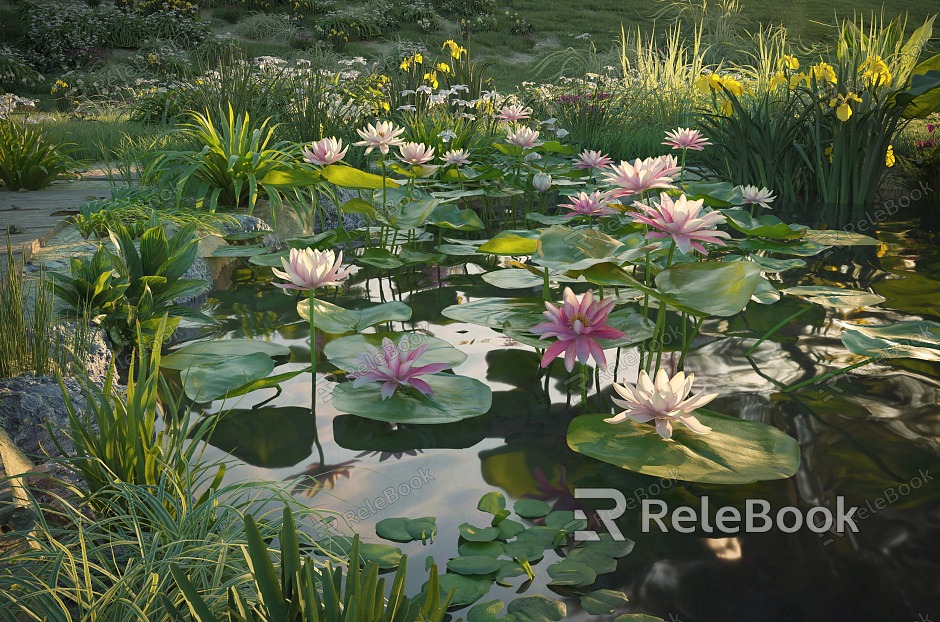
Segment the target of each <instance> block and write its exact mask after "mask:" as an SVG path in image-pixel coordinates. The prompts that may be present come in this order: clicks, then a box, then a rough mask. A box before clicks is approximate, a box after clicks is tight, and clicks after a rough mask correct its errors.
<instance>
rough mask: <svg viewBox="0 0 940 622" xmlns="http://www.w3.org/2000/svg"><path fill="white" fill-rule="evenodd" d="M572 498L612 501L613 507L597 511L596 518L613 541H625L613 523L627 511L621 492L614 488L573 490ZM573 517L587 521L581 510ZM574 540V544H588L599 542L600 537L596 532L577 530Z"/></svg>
mask: <svg viewBox="0 0 940 622" xmlns="http://www.w3.org/2000/svg"><path fill="white" fill-rule="evenodd" d="M574 498H575V499H613V500H614V507H613V508H611V509H609V510H597V516H598V518H600V521H601V523H602V524H603V525H604V529H606V530H607V533H609V534H610V535H611V537H612V538H613V539H614V540H616V541H618V542H623V541H624V540H626V538H624V537H623V534H622V533H621V532H620V528H619V527H617V523H615V522H614V521H616V520H617V519H618V518H620V517H621V516H623V513H624V512H625V511H626V510H627V499H626V497H624V496H623V493H622V492H620V491H619V490H617V489H615V488H575V490H574ZM574 517H575V518H576V519H580V520H586V519H587V516H585V515H584V512H582V511H581V510H575V511H574ZM574 539H575V541H576V542H588V541H597V540H600V539H601V537H600V536H599V535H598V534H597V532H596V531H591V530H584V531H581V530H578V531H575V532H574Z"/></svg>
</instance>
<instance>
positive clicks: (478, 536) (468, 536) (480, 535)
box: [457, 523, 499, 542]
mask: <svg viewBox="0 0 940 622" xmlns="http://www.w3.org/2000/svg"><path fill="white" fill-rule="evenodd" d="M457 531H458V532H459V533H460V537H461V538H463V539H464V540H469V541H470V542H492V541H493V540H495V539H496V538H497V537H498V536H499V529H497V528H496V527H475V526H474V525H471V524H470V523H463V524H462V525H460V527H458V528H457Z"/></svg>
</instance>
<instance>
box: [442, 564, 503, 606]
mask: <svg viewBox="0 0 940 622" xmlns="http://www.w3.org/2000/svg"><path fill="white" fill-rule="evenodd" d="M425 585H427V584H425ZM440 586H441V593H442V594H447V593H448V592H450V591H451V590H454V596H453V598H451V600H450V604H451V605H453V606H455V607H461V606H464V605H472V604H473V603H475V602H477V601H478V600H480V599H481V598H483V597H484V596H486V595H487V594H488V593H489V591H490V588H491V587H492V586H493V579H491V578H489V577H486V576H480V575H462V574H457V573H455V572H448V573H447V574H444V575H441V578H440Z"/></svg>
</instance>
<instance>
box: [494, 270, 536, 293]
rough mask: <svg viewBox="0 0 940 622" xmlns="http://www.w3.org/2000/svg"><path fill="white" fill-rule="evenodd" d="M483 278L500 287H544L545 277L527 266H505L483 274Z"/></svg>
mask: <svg viewBox="0 0 940 622" xmlns="http://www.w3.org/2000/svg"><path fill="white" fill-rule="evenodd" d="M483 280H484V281H486V282H487V283H489V284H490V285H493V286H495V287H499V288H500V289H529V288H532V287H542V285H543V284H544V282H545V281H544V279H543V278H542V277H540V276H536V275H535V274H532V273H531V272H529V271H528V270H526V269H525V268H503V269H502V270H493V271H492V272H487V273H485V274H484V275H483Z"/></svg>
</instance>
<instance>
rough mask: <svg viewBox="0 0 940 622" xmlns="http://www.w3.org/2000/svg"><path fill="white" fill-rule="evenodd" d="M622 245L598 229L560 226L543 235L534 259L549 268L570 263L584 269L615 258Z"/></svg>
mask: <svg viewBox="0 0 940 622" xmlns="http://www.w3.org/2000/svg"><path fill="white" fill-rule="evenodd" d="M622 246H623V243H622V242H620V241H619V240H615V239H614V238H612V237H610V236H609V235H607V234H606V233H603V232H601V231H598V230H596V229H572V228H571V227H562V226H558V225H556V226H553V227H549V228H548V229H546V230H545V231H544V232H543V233H542V235H540V236H539V239H538V246H537V248H536V251H535V253H534V254H533V255H532V261H533V262H535V263H537V264H539V265H542V266H546V267H549V268H555V269H557V268H560V267H562V266H565V267H569V266H570V269H571V270H584V269H585V268H588V267H590V266H592V265H594V264H596V263H600V262H609V261H612V260H611V257H612V256H613V255H616V254H617V253H618V251H619V250H620V248H621V247H622ZM585 260H588V261H587V262H585ZM595 260H596V261H595Z"/></svg>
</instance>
